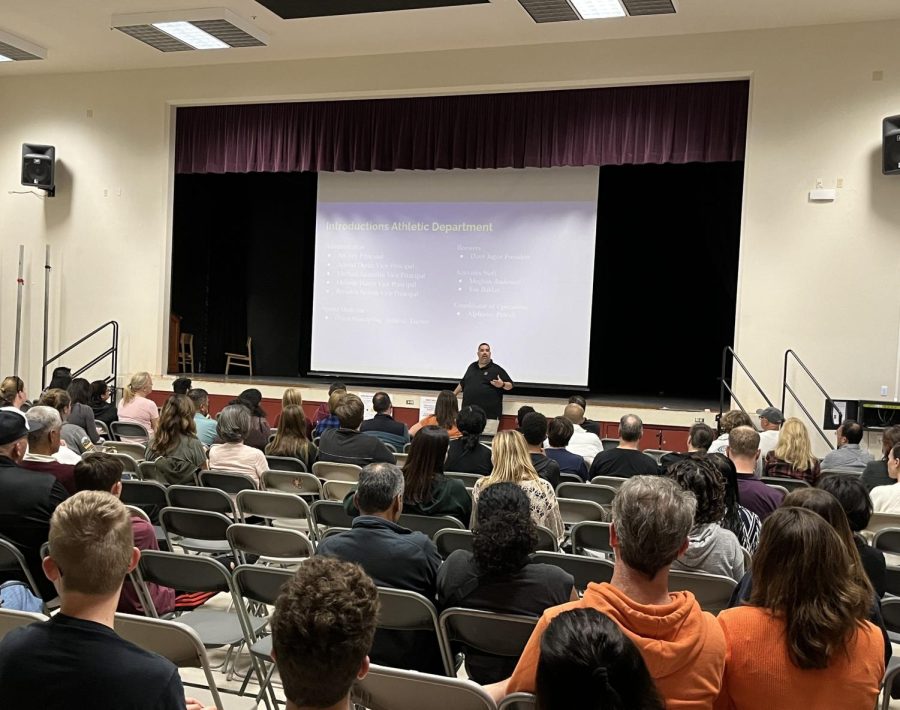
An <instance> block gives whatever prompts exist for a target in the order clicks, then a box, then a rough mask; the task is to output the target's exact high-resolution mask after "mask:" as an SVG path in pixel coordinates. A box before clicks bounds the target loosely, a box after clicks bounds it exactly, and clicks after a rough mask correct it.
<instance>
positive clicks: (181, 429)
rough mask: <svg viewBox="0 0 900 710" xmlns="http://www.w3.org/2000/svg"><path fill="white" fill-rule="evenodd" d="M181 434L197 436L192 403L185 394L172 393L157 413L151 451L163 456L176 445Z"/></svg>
mask: <svg viewBox="0 0 900 710" xmlns="http://www.w3.org/2000/svg"><path fill="white" fill-rule="evenodd" d="M182 436H187V437H192V436H197V425H196V424H195V423H194V403H193V402H192V401H191V399H190V397H188V396H187V395H186V394H173V395H172V396H171V397H169V399H168V400H167V401H166V403H165V404H164V405H163V408H162V411H161V412H160V413H159V424H157V426H156V433H155V434H154V437H153V443H152V444H151V447H152V450H153V452H154V453H155V454H156V455H157V456H165V455H166V454H168V453H169V452H170V451H172V450H173V449H174V448H175V447H176V446H178V442H179V440H180V439H181V437H182Z"/></svg>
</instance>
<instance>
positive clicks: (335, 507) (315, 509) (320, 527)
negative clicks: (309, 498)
mask: <svg viewBox="0 0 900 710" xmlns="http://www.w3.org/2000/svg"><path fill="white" fill-rule="evenodd" d="M309 513H310V515H311V516H312V521H313V524H314V527H315V530H316V537H317V538H318V539H319V540H321V539H322V535H323V534H324V532H325V530H326V529H327V528H332V527H336V528H350V527H352V526H353V516H351V515H348V514H347V512H346V511H345V510H344V506H343V505H341V504H340V503H338V502H337V501H334V500H317V501H315V502H314V503H313V504H312V505H311V506H309Z"/></svg>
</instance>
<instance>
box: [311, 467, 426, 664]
mask: <svg viewBox="0 0 900 710" xmlns="http://www.w3.org/2000/svg"><path fill="white" fill-rule="evenodd" d="M403 486H404V482H403V472H402V471H401V470H400V469H399V467H397V466H396V465H394V464H385V463H375V464H370V465H368V466H366V467H365V468H364V469H363V470H362V471H361V472H360V474H359V485H358V486H357V487H356V496H355V503H356V507H357V508H358V509H359V512H360V515H359V516H358V517H356V518H354V519H353V527H352V529H350V530H348V531H347V532H344V533H339V534H337V535H333V536H331V537H328V538H326V539H325V540H323V541H322V542H321V543H320V544H319V547H318V548H317V551H316V554H318V555H325V556H328V557H337V558H339V559H342V560H346V561H347V562H356V563H357V564H359V565H361V566H362V568H363V569H364V570H365V571H366V574H368V575H369V576H370V577H372V579H373V580H374V581H375V584H377V585H378V586H379V587H392V588H394V589H408V590H409V591H412V592H418V593H419V594H421V595H422V596H424V597H425V598H427V599H429V600H432V601H433V600H434V597H435V590H436V585H437V573H438V568H439V567H440V565H441V558H440V556H439V555H438V553H437V549H436V548H435V546H434V543H433V542H432V541H431V540H429V539H428V537H427V536H426V535H424V534H422V533H420V532H412V531H411V530H407V529H406V528H403V527H401V526H399V525H397V521H398V520H399V519H400V513H401V512H402V511H403ZM371 656H372V660H373V661H374V662H375V663H379V664H382V665H386V666H394V667H396V668H411V669H413V670H418V671H424V672H428V673H443V666H442V664H441V657H440V651H439V648H438V646H437V642H436V639H435V638H434V634H431V633H429V632H420V631H411V632H408V631H384V630H380V631H379V632H378V633H377V634H376V635H375V645H374V646H373V648H372V653H371Z"/></svg>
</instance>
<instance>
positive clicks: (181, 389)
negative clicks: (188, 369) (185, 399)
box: [172, 377, 191, 394]
mask: <svg viewBox="0 0 900 710" xmlns="http://www.w3.org/2000/svg"><path fill="white" fill-rule="evenodd" d="M190 391H191V378H190V377H176V378H175V380H174V381H173V382H172V392H174V393H175V394H187V393H188V392H190Z"/></svg>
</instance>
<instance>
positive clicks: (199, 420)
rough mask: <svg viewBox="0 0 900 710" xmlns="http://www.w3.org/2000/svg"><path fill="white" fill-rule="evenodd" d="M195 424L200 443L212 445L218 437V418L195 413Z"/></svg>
mask: <svg viewBox="0 0 900 710" xmlns="http://www.w3.org/2000/svg"><path fill="white" fill-rule="evenodd" d="M194 425H195V426H196V427H197V438H198V439H200V443H201V444H204V445H206V446H212V443H213V439H215V438H216V420H215V419H210V418H209V417H207V416H204V415H203V414H201V413H200V412H197V413H196V414H194Z"/></svg>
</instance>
